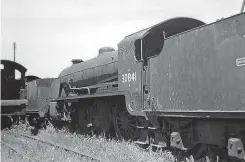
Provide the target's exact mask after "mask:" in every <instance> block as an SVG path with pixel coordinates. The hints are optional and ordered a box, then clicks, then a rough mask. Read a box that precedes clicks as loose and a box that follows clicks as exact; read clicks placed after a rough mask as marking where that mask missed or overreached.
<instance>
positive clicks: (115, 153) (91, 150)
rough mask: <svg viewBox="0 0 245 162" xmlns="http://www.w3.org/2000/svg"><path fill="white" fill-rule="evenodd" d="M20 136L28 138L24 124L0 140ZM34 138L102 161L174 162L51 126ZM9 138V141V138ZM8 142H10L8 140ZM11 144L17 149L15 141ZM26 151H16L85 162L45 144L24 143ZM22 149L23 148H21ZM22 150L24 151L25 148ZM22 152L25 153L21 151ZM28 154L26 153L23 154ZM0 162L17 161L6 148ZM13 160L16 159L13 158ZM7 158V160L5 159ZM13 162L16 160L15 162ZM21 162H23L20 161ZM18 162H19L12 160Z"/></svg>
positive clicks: (166, 154)
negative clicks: (11, 135) (26, 144)
mask: <svg viewBox="0 0 245 162" xmlns="http://www.w3.org/2000/svg"><path fill="white" fill-rule="evenodd" d="M13 133H23V134H28V135H30V127H29V126H28V125H26V124H21V125H19V126H14V127H13V128H12V129H10V130H4V131H2V139H6V138H11V137H10V136H7V134H13ZM37 137H38V138H40V139H42V140H45V141H50V142H52V143H57V144H59V145H62V146H65V147H68V148H71V149H74V150H76V151H80V152H84V153H88V154H91V155H93V156H97V157H99V158H101V159H106V161H112V162H147V161H148V162H171V161H174V158H173V156H172V155H171V153H170V152H167V151H165V152H162V151H156V152H153V151H152V150H151V149H143V148H141V147H139V146H138V145H135V144H134V143H130V142H125V141H115V140H108V139H106V138H104V137H96V136H92V137H90V136H84V135H79V134H75V133H74V134H71V133H69V132H67V131H66V130H65V129H63V130H60V131H57V130H56V129H54V128H53V127H52V126H48V127H47V129H46V130H41V131H40V132H39V134H38V135H37ZM12 138H13V137H12ZM10 140H11V139H10ZM12 142H13V143H15V144H16V145H21V144H20V143H18V142H17V141H15V142H14V140H12ZM26 143H28V147H29V148H27V146H23V147H19V149H20V151H25V152H26V154H27V155H29V156H32V157H33V158H36V159H42V160H43V161H44V160H45V161H59V162H63V161H71V162H73V161H88V159H84V158H83V159H82V158H81V157H78V156H77V155H75V154H74V155H73V154H71V153H68V152H66V151H63V150H60V149H57V148H54V147H50V146H47V145H45V144H40V143H39V144H38V143H37V142H36V141H32V140H28V142H26ZM23 145H24V144H23ZM25 147H26V148H25ZM25 149H26V150H25ZM27 150H28V151H27ZM1 151H2V158H5V159H2V161H8V160H11V159H13V158H19V159H21V157H18V156H17V155H14V153H12V154H11V155H10V154H8V153H7V151H6V148H4V147H2V150H1ZM14 156H17V157H14ZM6 158H9V159H6ZM15 160H16V159H15ZM22 160H25V159H23V158H22ZM16 161H20V160H16Z"/></svg>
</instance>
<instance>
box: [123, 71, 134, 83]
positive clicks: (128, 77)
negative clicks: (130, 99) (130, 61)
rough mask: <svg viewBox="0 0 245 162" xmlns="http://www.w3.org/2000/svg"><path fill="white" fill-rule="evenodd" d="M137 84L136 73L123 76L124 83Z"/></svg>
mask: <svg viewBox="0 0 245 162" xmlns="http://www.w3.org/2000/svg"><path fill="white" fill-rule="evenodd" d="M127 82H136V72H132V73H125V74H122V83H127Z"/></svg>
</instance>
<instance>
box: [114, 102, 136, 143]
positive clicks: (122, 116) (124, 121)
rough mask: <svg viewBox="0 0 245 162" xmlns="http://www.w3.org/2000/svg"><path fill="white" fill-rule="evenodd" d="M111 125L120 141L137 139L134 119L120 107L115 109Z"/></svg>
mask: <svg viewBox="0 0 245 162" xmlns="http://www.w3.org/2000/svg"><path fill="white" fill-rule="evenodd" d="M113 124H114V128H115V132H116V135H117V137H118V138H119V139H120V140H122V139H124V140H126V141H128V140H133V139H135V138H136V137H137V132H136V130H137V129H136V117H134V116H132V115H130V114H129V113H128V112H127V111H126V108H124V107H123V106H122V105H120V106H119V107H117V110H116V113H115V115H114V121H113Z"/></svg>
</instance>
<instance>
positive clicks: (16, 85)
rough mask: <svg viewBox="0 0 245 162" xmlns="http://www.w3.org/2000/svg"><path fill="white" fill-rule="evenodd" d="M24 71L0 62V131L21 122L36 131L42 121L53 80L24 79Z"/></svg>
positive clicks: (24, 69)
mask: <svg viewBox="0 0 245 162" xmlns="http://www.w3.org/2000/svg"><path fill="white" fill-rule="evenodd" d="M26 71H27V69H26V68H25V67H24V66H23V65H21V64H19V63H17V62H14V61H10V60H1V129H4V128H6V127H11V126H12V125H13V124H14V123H18V122H19V121H20V120H25V119H27V120H28V121H29V123H30V125H32V126H35V127H37V128H40V125H41V123H43V122H44V121H43V120H44V119H45V117H46V116H44V114H45V112H43V111H42V110H46V109H47V107H48V96H49V90H50V85H51V83H52V81H53V79H52V78H45V79H40V78H39V77H37V76H33V75H29V76H26V75H25V73H26Z"/></svg>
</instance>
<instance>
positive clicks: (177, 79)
mask: <svg viewBox="0 0 245 162" xmlns="http://www.w3.org/2000/svg"><path fill="white" fill-rule="evenodd" d="M244 58H245V14H239V15H236V16H233V17H230V18H227V19H223V20H221V21H218V22H215V23H212V24H210V25H206V26H204V27H201V28H198V29H195V30H192V31H190V32H186V33H184V34H180V35H178V36H173V37H171V38H169V39H166V40H165V46H164V48H163V50H162V53H161V54H160V55H159V56H157V57H155V58H151V59H150V77H151V80H150V94H149V97H150V99H151V101H152V100H153V102H152V105H151V106H149V107H148V109H149V110H154V111H155V110H156V111H163V112H164V111H165V112H170V111H171V112H175V111H182V112H183V111H245V87H244V83H245V66H244V65H245V64H244V62H245V61H244V60H245V59H244Z"/></svg>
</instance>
